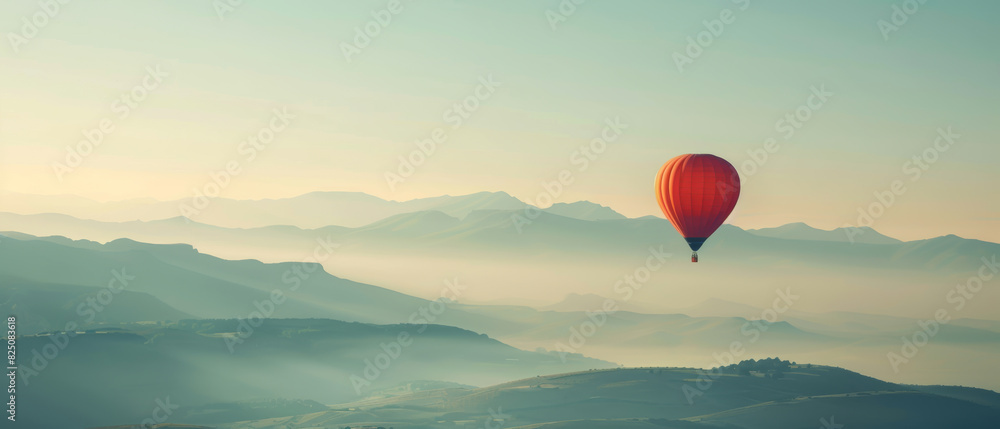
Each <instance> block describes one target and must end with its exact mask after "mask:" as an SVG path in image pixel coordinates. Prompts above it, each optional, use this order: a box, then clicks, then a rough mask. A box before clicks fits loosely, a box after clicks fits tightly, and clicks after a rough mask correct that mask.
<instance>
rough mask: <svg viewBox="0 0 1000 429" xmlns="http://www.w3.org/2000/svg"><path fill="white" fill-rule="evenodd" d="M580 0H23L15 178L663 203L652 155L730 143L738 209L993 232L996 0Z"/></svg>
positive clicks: (166, 193) (998, 89)
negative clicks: (739, 184) (563, 180)
mask: <svg viewBox="0 0 1000 429" xmlns="http://www.w3.org/2000/svg"><path fill="white" fill-rule="evenodd" d="M577 1H579V0H577ZM577 1H574V0H564V1H557V0H544V1H516V0H505V1H503V2H499V1H496V2H471V1H408V0H403V1H388V0H383V1H352V2H330V1H305V0H303V1H282V2H279V1H264V0H258V1H244V2H239V1H236V0H218V1H195V0H170V1H166V0H163V1H149V2H135V1H126V0H120V1H113V0H88V1H69V2H68V3H66V4H61V3H60V2H59V1H56V0H52V2H51V3H48V2H45V1H43V2H42V3H39V2H37V1H35V0H7V1H4V2H3V3H2V4H0V32H2V33H3V35H4V36H5V37H4V40H3V41H0V191H6V192H19V193H29V194H46V195H50V194H71V195H79V196H84V197H87V198H92V199H97V200H101V201H110V200H121V199H130V198H155V199H160V200H171V199H180V198H190V197H191V196H192V195H194V194H195V193H196V192H202V191H204V190H205V189H206V186H208V187H209V188H211V186H210V185H209V184H210V183H213V182H214V183H216V184H217V185H219V186H220V191H219V194H220V195H221V196H224V197H228V198H239V199H259V198H280V197H290V196H295V195H299V194H303V193H307V192H312V191H360V192H366V193H369V194H372V195H376V196H379V197H382V198H386V199H394V200H407V199H412V198H419V197H429V196H437V195H444V194H450V195H460V194H468V193H473V192H479V191H505V192H508V193H510V194H512V195H514V196H516V197H518V198H520V199H522V200H524V201H527V202H529V203H542V202H548V199H547V198H544V197H543V198H539V195H540V194H547V195H549V196H551V197H552V198H551V199H552V200H553V201H556V202H558V201H563V202H571V201H577V200H589V201H593V202H597V203H600V204H604V205H608V206H610V207H612V208H614V209H615V210H617V211H619V212H621V213H623V214H625V215H628V216H644V215H658V216H662V214H660V213H659V209H658V207H657V204H656V202H655V198H654V195H653V178H654V176H655V174H656V171H657V170H658V169H659V167H660V166H661V165H662V164H663V163H664V162H666V161H667V160H669V159H670V158H672V157H674V156H677V155H680V154H684V153H713V154H716V155H719V156H722V157H723V158H726V159H727V160H729V161H730V162H731V163H733V164H734V165H735V166H736V167H737V168H738V169H739V170H740V171H741V176H742V177H743V193H742V196H741V200H740V203H739V204H738V206H737V208H736V211H735V212H734V213H733V215H732V216H731V217H730V219H729V222H730V223H733V224H736V225H739V226H741V227H744V228H757V227H770V226H777V225H781V224H785V223H789V222H799V221H803V222H807V223H809V224H810V225H812V226H815V227H820V228H824V229H832V228H836V227H841V226H845V225H858V224H862V225H871V226H873V227H874V228H875V229H877V230H879V231H881V232H883V233H885V234H887V235H890V236H894V237H897V238H902V239H919V238H927V237H934V236H939V235H945V234H957V235H960V236H963V237H969V238H980V239H984V240H989V241H995V242H1000V228H998V224H1000V199H997V198H996V193H995V192H992V188H993V187H994V186H995V185H996V183H997V181H998V179H1000V173H997V161H998V159H1000V145H997V140H998V137H1000V121H996V115H997V108H996V105H995V100H997V99H1000V85H996V79H997V77H998V76H1000V74H998V72H1000V57H998V55H997V51H996V47H995V46H994V45H995V42H996V41H997V40H1000V37H998V36H1000V27H997V26H996V25H995V23H993V22H991V20H992V19H994V17H995V16H997V12H1000V3H996V2H990V1H964V2H944V1H934V0H931V1H927V2H925V3H924V4H919V3H916V2H913V1H910V2H904V1H896V2H892V1H871V0H865V1H861V0H844V1H836V2H833V1H826V2H800V1H798V2H797V1H770V2H762V1H754V0H750V1H747V0H737V1H730V0H725V1H704V2H690V1H664V0H650V1H629V2H611V1H599V0H590V1H585V2H580V4H576V2H577ZM237 3H240V4H237ZM43 4H45V5H49V6H43ZM229 4H237V5H235V6H228V5H229ZM52 5H58V7H56V6H52ZM914 5H918V7H916V8H915V10H914V7H913V6H914ZM46 8H47V9H48V12H46ZM896 8H898V11H897V9H896ZM390 9H391V10H390ZM904 9H905V10H904ZM894 14H895V16H894ZM32 20H34V23H31V21H32ZM380 21H381V22H380ZM365 28H367V29H368V30H369V33H370V34H374V36H371V37H364V36H360V37H359V36H358V34H359V32H364V31H365ZM364 38H367V39H368V40H363V39H364ZM123 97H124V98H123ZM456 104H457V105H459V106H461V105H462V104H464V105H466V106H470V107H467V108H466V107H459V108H458V109H456V108H455V106H456ZM275 112H281V113H280V114H277V113H275ZM796 115H798V116H797V117H796ZM609 124H614V125H613V126H612V125H609ZM102 128H103V130H102ZM88 135H89V136H90V139H91V140H92V141H100V144H99V145H94V144H92V143H86V142H85V143H82V144H81V143H80V142H81V141H82V140H84V139H85V138H87V136H88ZM940 135H948V136H949V137H948V138H947V139H944V138H941V139H939V136H940ZM251 136H258V137H259V140H260V141H248V139H250V138H251ZM435 137H436V138H438V140H439V141H440V142H439V143H435V144H434V146H433V150H430V149H429V148H430V146H429V145H428V144H427V143H424V144H423V148H424V150H426V152H420V151H421V149H420V146H418V144H417V142H418V141H426V140H428V139H431V141H433V139H434V138H435ZM595 139H600V140H597V141H595ZM263 140H267V143H264V142H263ZM88 148H91V149H90V150H88ZM588 148H589V150H588ZM81 151H85V152H87V154H85V155H81V156H79V158H76V155H78V154H80V153H81ZM415 151H416V152H418V153H420V155H414V152H415ZM765 154H766V159H765V158H764V155H765ZM421 155H423V156H421ZM915 156H916V157H918V159H917V160H916V161H915V160H914V157H915ZM401 157H403V158H411V157H412V159H413V160H414V161H415V162H413V161H410V162H405V163H404V162H401V161H400V158H401ZM401 164H403V165H402V166H401ZM410 167H412V169H411V168H410ZM227 170H228V171H227ZM563 171H568V172H569V173H568V174H569V176H565V174H566V173H564V177H568V178H570V179H571V183H569V184H566V185H564V186H562V187H561V189H558V187H553V186H552V185H548V186H546V184H547V183H551V182H552V181H555V180H558V177H559V175H560V173H561V172H563ZM393 174H394V175H395V176H393ZM213 177H214V179H213ZM393 178H395V179H393ZM553 190H555V191H553ZM894 191H895V192H894ZM889 195H891V197H890V196H889ZM0 211H2V200H0ZM859 217H861V218H862V219H859ZM868 218H870V222H869V219H868Z"/></svg>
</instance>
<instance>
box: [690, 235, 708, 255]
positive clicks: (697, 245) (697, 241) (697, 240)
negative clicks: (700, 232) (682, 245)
mask: <svg viewBox="0 0 1000 429" xmlns="http://www.w3.org/2000/svg"><path fill="white" fill-rule="evenodd" d="M684 239H685V240H687V242H688V246H691V250H693V251H695V252H697V251H698V249H701V245H702V244H705V240H708V237H684Z"/></svg>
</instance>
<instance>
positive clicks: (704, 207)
mask: <svg viewBox="0 0 1000 429" xmlns="http://www.w3.org/2000/svg"><path fill="white" fill-rule="evenodd" d="M739 197H740V176H739V174H737V172H736V169H735V168H733V165H732V164H730V163H729V162H728V161H726V160H724V159H722V158H719V157H717V156H715V155H708V154H687V155H681V156H678V157H676V158H674V159H671V160H670V161H667V163H666V164H663V168H660V172H659V173H657V175H656V201H657V202H659V203H660V209H661V210H663V214H664V215H666V217H667V219H670V223H672V224H674V228H677V232H679V233H681V236H682V237H684V239H685V240H687V242H688V245H689V246H691V251H692V252H693V253H692V254H691V262H698V249H700V248H701V245H702V244H705V240H708V237H709V236H711V235H712V233H714V232H715V230H717V229H719V226H720V225H722V222H724V221H725V220H726V218H727V217H729V214H730V213H732V212H733V208H734V207H736V200H738V199H739Z"/></svg>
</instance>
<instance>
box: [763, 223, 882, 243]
mask: <svg viewBox="0 0 1000 429" xmlns="http://www.w3.org/2000/svg"><path fill="white" fill-rule="evenodd" d="M746 231H747V232H749V233H751V234H753V235H757V236H761V237H771V238H782V239H785V240H809V241H833V242H853V243H865V244H898V243H902V241H900V240H897V239H895V238H892V237H888V236H886V235H883V234H881V233H879V232H878V231H876V230H874V229H872V228H870V227H867V226H862V227H856V229H852V230H849V229H847V228H837V229H833V230H825V229H819V228H816V227H813V226H810V225H809V224H806V223H805V222H793V223H788V224H785V225H781V226H777V227H773V228H760V229H748V230H746Z"/></svg>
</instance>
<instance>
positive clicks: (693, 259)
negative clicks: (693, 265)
mask: <svg viewBox="0 0 1000 429" xmlns="http://www.w3.org/2000/svg"><path fill="white" fill-rule="evenodd" d="M691 262H698V252H692V253H691Z"/></svg>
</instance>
